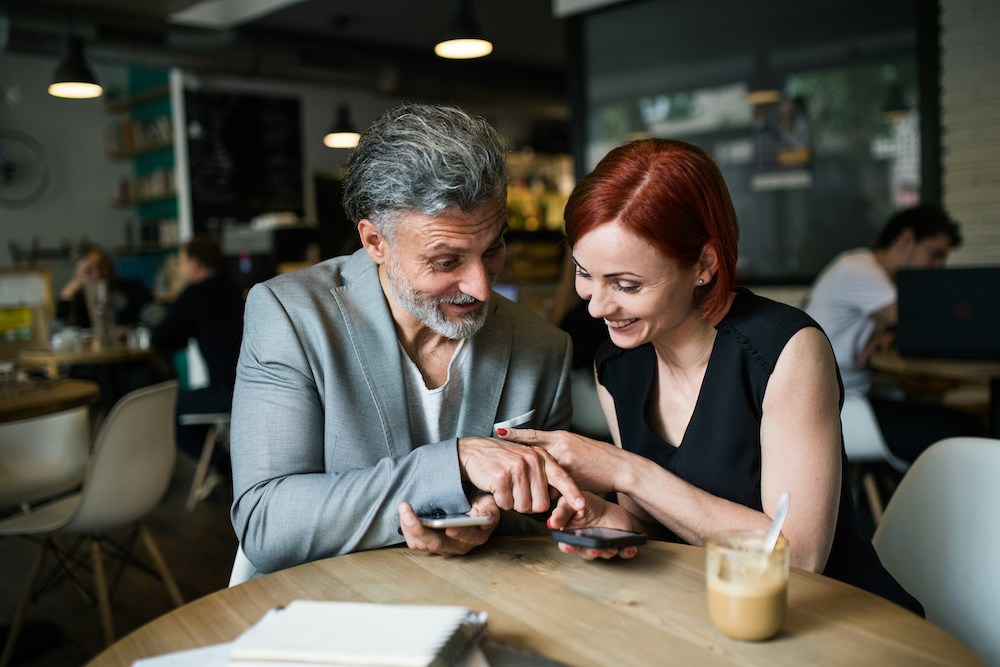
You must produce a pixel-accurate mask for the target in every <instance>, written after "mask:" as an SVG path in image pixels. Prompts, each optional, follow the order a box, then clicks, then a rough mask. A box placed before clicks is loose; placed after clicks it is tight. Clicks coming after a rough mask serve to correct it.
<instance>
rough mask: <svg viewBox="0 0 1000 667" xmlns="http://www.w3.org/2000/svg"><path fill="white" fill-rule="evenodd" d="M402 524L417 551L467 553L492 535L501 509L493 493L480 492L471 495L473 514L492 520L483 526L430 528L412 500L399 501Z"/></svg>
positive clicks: (410, 544)
mask: <svg viewBox="0 0 1000 667" xmlns="http://www.w3.org/2000/svg"><path fill="white" fill-rule="evenodd" d="M398 509H399V527H400V529H402V531H403V537H404V538H405V539H406V546H408V547H409V548H410V549H414V550H416V551H426V552H428V553H432V554H440V555H443V556H460V555H462V554H467V553H469V552H470V551H472V550H473V549H474V548H476V547H478V546H479V545H480V544H483V543H484V542H486V540H488V539H489V538H490V535H492V534H493V531H494V530H495V529H496V527H497V524H498V523H499V522H500V508H499V507H497V504H496V501H494V500H493V496H491V495H490V494H488V493H481V494H477V495H476V496H474V497H473V498H472V509H471V510H469V513H470V514H488V515H489V516H490V517H492V519H493V520H492V521H491V522H490V523H488V524H486V525H484V526H453V527H451V528H445V529H444V530H441V529H438V528H428V527H426V526H424V525H423V524H421V523H420V519H418V518H417V515H416V513H415V512H414V511H413V507H412V506H410V503H400V504H399V508H398Z"/></svg>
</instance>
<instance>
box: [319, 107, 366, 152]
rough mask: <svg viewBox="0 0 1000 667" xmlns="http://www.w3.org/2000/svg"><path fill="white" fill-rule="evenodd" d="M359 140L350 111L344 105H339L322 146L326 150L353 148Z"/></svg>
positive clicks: (359, 136)
mask: <svg viewBox="0 0 1000 667" xmlns="http://www.w3.org/2000/svg"><path fill="white" fill-rule="evenodd" d="M360 139H361V135H360V134H358V131H357V130H355V129H354V123H352V122H351V110H350V109H349V108H348V106H347V105H346V104H341V105H340V106H338V107H337V115H336V117H335V119H334V121H333V126H332V127H331V128H330V131H329V132H327V133H326V136H325V137H323V145H324V146H326V147H327V148H354V147H355V146H357V145H358V141H360Z"/></svg>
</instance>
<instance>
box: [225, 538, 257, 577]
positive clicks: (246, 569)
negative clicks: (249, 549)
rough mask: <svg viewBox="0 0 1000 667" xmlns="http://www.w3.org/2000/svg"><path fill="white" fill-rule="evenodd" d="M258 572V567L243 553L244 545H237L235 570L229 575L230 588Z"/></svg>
mask: <svg viewBox="0 0 1000 667" xmlns="http://www.w3.org/2000/svg"><path fill="white" fill-rule="evenodd" d="M255 574H257V568H256V567H254V564H253V563H251V562H250V559H249V558H247V556H246V554H245V553H243V545H242V544H237V545H236V558H235V559H234V560H233V571H232V573H231V574H230V575H229V588H232V587H233V586H238V585H240V584H242V583H243V582H244V581H247V580H248V579H250V578H252V577H253V576H254V575H255Z"/></svg>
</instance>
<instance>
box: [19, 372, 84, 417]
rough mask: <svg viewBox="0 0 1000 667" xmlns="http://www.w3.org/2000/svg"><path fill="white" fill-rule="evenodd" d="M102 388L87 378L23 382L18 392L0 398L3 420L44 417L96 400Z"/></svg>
mask: <svg viewBox="0 0 1000 667" xmlns="http://www.w3.org/2000/svg"><path fill="white" fill-rule="evenodd" d="M99 396H100V388H99V387H98V386H97V384H96V383H94V382H90V381H88V380H70V379H65V380H51V381H47V382H37V383H29V384H22V385H20V386H19V388H18V391H17V393H16V394H11V395H5V396H3V397H0V422H12V421H17V420H20V419H34V418H35V417H44V416H45V415H50V414H53V413H56V412H62V411H63V410H70V409H72V408H77V407H80V406H83V405H91V404H93V403H95V402H97V399H98V397H99Z"/></svg>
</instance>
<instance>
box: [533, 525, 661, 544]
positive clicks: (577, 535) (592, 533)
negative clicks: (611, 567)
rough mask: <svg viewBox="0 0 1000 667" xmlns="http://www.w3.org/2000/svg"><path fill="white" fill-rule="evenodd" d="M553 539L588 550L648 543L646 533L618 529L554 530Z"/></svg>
mask: <svg viewBox="0 0 1000 667" xmlns="http://www.w3.org/2000/svg"><path fill="white" fill-rule="evenodd" d="M552 539H554V540H555V541H556V542H565V543H566V544H572V545H573V546H575V547H585V548H587V549H621V548H623V547H631V546H635V545H638V544H645V543H646V535H645V534H644V533H633V532H632V531H629V530H618V529H617V528H600V527H598V528H569V529H567V530H553V531H552Z"/></svg>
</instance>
